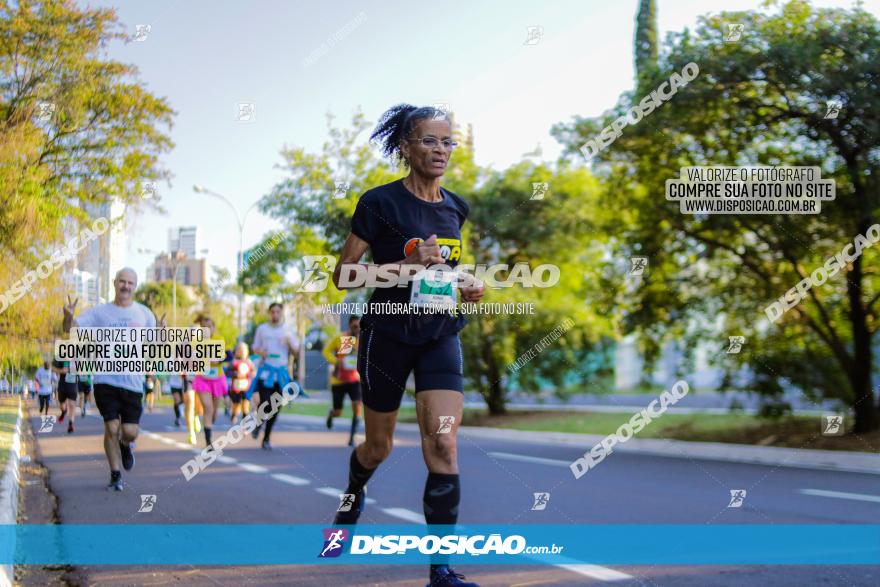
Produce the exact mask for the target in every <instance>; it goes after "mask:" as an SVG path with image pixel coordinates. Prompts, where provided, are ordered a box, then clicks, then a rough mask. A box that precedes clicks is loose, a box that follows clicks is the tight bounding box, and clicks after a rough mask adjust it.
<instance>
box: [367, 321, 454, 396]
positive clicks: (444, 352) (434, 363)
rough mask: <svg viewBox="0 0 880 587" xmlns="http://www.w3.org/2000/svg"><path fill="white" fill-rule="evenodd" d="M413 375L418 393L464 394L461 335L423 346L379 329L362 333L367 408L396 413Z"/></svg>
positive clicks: (440, 339)
mask: <svg viewBox="0 0 880 587" xmlns="http://www.w3.org/2000/svg"><path fill="white" fill-rule="evenodd" d="M412 372H415V380H416V393H419V392H420V391H425V390H428V389H451V390H454V391H458V392H463V391H464V359H463V357H462V352H461V341H460V340H459V338H458V334H448V335H446V336H441V337H440V338H438V339H436V340H431V341H429V342H426V343H423V344H404V343H402V342H398V341H397V340H395V339H393V338H391V337H390V336H387V335H385V334H383V333H382V332H380V331H378V330H377V329H375V328H370V329H369V330H368V331H366V330H365V331H364V332H362V333H361V337H360V344H358V373H360V375H361V389H362V390H363V396H364V405H365V406H367V407H368V408H370V409H371V410H374V411H376V412H394V411H396V410H397V409H398V408H399V407H400V400H401V399H403V392H404V391H405V390H406V380H407V378H408V377H409V374H410V373H412Z"/></svg>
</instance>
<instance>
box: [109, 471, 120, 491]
mask: <svg viewBox="0 0 880 587" xmlns="http://www.w3.org/2000/svg"><path fill="white" fill-rule="evenodd" d="M107 491H122V473H120V472H119V471H112V472H111V473H110V484H109V485H107Z"/></svg>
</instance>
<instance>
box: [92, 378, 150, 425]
mask: <svg viewBox="0 0 880 587" xmlns="http://www.w3.org/2000/svg"><path fill="white" fill-rule="evenodd" d="M143 402H144V395H143V394H142V393H137V392H136V391H131V390H129V389H123V388H121V387H115V386H113V385H107V384H105V383H98V384H96V385H95V404H96V405H97V406H98V411H99V412H101V416H103V418H104V421H105V422H109V421H111V420H122V423H123V424H138V423H140V421H141V414H142V413H143V411H144V406H143Z"/></svg>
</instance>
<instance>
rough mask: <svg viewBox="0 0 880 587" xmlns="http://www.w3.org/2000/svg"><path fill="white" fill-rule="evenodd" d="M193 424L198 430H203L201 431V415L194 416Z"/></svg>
mask: <svg viewBox="0 0 880 587" xmlns="http://www.w3.org/2000/svg"><path fill="white" fill-rule="evenodd" d="M193 424H194V427H195V429H196V432H201V431H202V423H201V421H200V420H199V417H198V416H196V417H195V418H193Z"/></svg>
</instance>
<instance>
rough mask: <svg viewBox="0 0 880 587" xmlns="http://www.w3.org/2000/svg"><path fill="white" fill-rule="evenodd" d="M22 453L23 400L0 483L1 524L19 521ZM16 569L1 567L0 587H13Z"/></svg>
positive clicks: (12, 547)
mask: <svg viewBox="0 0 880 587" xmlns="http://www.w3.org/2000/svg"><path fill="white" fill-rule="evenodd" d="M20 451H21V399H20V398H19V400H18V418H17V420H16V422H15V431H14V432H13V433H12V446H10V447H9V460H8V461H7V463H6V470H5V471H4V473H3V480H2V481H0V524H9V525H15V523H16V522H17V521H18V482H19V476H18V465H19V452H20ZM4 549H11V550H12V551H13V552H14V551H15V542H14V541H13V543H12V544H7V545H4ZM14 581H15V569H14V568H13V566H12V565H11V564H7V565H0V587H12V585H13V583H14Z"/></svg>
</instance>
